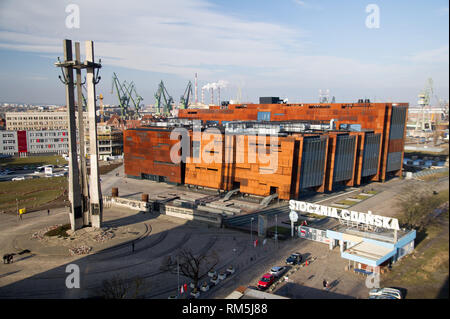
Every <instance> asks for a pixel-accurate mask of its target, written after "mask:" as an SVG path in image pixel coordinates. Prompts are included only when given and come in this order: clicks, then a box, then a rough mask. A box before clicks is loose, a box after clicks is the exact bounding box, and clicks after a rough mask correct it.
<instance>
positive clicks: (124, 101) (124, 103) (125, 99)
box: [111, 73, 132, 119]
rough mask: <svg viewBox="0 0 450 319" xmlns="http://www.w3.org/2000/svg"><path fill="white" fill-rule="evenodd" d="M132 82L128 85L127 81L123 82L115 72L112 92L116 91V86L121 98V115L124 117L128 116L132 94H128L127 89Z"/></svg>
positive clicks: (118, 95) (119, 98) (118, 96)
mask: <svg viewBox="0 0 450 319" xmlns="http://www.w3.org/2000/svg"><path fill="white" fill-rule="evenodd" d="M131 84H132V83H131ZM131 84H129V85H128V84H127V82H126V81H124V82H123V84H121V83H120V81H119V78H118V77H117V75H116V73H113V77H112V87H111V94H112V93H113V92H114V88H115V89H116V94H117V98H118V100H119V106H120V116H121V118H122V119H125V118H127V117H128V105H129V104H130V96H129V95H128V94H127V91H128V88H129V87H130V86H131Z"/></svg>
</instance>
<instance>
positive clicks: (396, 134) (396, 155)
mask: <svg viewBox="0 0 450 319" xmlns="http://www.w3.org/2000/svg"><path fill="white" fill-rule="evenodd" d="M407 111H408V103H333V104H328V103H326V104H245V105H241V104H232V105H228V106H226V107H222V106H212V107H210V108H209V109H185V110H180V111H179V113H178V116H179V117H180V118H189V119H197V120H201V121H202V122H204V123H205V124H208V123H210V124H212V123H218V124H225V123H228V122H231V121H279V122H282V121H293V120H303V121H331V120H334V121H333V123H334V125H336V126H335V127H336V128H340V129H342V128H344V129H345V128H348V127H350V128H353V129H355V128H357V129H368V130H373V131H374V133H377V134H381V135H382V138H381V158H380V160H381V162H380V165H381V166H380V171H379V175H378V176H377V179H380V180H381V181H384V180H385V179H386V174H387V173H389V172H396V174H397V175H398V174H400V171H401V168H402V162H403V146H404V139H405V134H406V120H407Z"/></svg>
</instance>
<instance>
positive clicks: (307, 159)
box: [299, 137, 327, 189]
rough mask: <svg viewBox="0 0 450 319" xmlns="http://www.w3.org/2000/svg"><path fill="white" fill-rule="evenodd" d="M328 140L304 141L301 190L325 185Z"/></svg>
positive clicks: (308, 139) (312, 139)
mask: <svg viewBox="0 0 450 319" xmlns="http://www.w3.org/2000/svg"><path fill="white" fill-rule="evenodd" d="M326 146H327V140H326V139H321V138H317V137H305V139H304V141H303V152H302V163H301V172H300V181H299V182H300V189H306V188H310V187H317V186H321V185H322V184H323V180H324V168H325V161H326V156H325V154H326Z"/></svg>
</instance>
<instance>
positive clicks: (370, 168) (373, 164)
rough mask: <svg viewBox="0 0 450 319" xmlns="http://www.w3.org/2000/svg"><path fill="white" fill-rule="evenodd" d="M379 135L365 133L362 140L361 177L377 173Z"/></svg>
mask: <svg viewBox="0 0 450 319" xmlns="http://www.w3.org/2000/svg"><path fill="white" fill-rule="evenodd" d="M380 142H381V134H379V133H378V134H375V133H367V134H366V137H365V140H364V155H363V164H362V174H361V176H362V177H366V176H372V175H375V174H376V173H377V171H378V161H379V157H380Z"/></svg>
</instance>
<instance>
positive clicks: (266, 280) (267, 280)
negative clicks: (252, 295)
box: [258, 273, 275, 289]
mask: <svg viewBox="0 0 450 319" xmlns="http://www.w3.org/2000/svg"><path fill="white" fill-rule="evenodd" d="M274 281H275V276H274V275H272V274H269V273H267V274H265V275H264V276H262V278H261V280H260V281H258V288H259V289H267V288H269V286H270V285H271V284H273V282H274Z"/></svg>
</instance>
